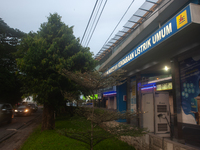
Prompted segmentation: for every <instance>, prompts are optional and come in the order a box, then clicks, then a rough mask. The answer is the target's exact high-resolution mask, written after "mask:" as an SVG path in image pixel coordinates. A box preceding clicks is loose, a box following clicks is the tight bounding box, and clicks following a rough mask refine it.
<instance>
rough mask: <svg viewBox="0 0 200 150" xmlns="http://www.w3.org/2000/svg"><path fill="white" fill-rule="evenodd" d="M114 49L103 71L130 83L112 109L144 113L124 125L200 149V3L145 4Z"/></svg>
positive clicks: (104, 57) (103, 57) (153, 0)
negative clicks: (116, 73)
mask: <svg viewBox="0 0 200 150" xmlns="http://www.w3.org/2000/svg"><path fill="white" fill-rule="evenodd" d="M136 17H137V18H138V19H136ZM110 43H111V44H110V45H108V47H107V48H105V49H104V50H101V52H99V53H98V54H97V56H96V59H97V60H99V64H100V66H99V69H105V68H108V69H107V72H106V73H107V74H108V75H109V74H111V73H112V72H114V71H117V70H118V69H120V68H121V69H124V70H126V71H127V73H126V77H127V82H126V83H124V84H123V85H120V86H117V87H116V90H115V91H116V95H115V96H114V97H113V98H111V99H112V100H111V99H110V98H109V101H108V102H109V104H108V105H109V108H110V107H112V108H114V109H117V110H119V111H124V110H130V111H132V112H141V113H140V114H139V117H138V118H136V119H132V120H126V121H127V122H128V123H131V124H133V125H137V126H139V127H145V128H148V129H149V131H150V132H151V133H153V134H156V135H159V136H161V137H169V138H171V139H178V140H180V141H184V142H185V143H187V144H192V145H195V146H200V1H199V0H149V1H146V2H145V3H144V5H142V6H141V8H139V10H138V11H137V12H136V13H135V14H134V15H133V17H132V18H130V20H129V21H128V22H127V24H126V25H125V26H124V29H123V30H122V31H120V32H119V33H118V35H116V37H114V38H113V39H112V41H111V42H110ZM106 92H109V91H106ZM112 105H113V106H112Z"/></svg>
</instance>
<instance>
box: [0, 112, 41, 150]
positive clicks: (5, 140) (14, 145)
mask: <svg viewBox="0 0 200 150" xmlns="http://www.w3.org/2000/svg"><path fill="white" fill-rule="evenodd" d="M41 121H42V109H41V108H39V109H38V111H37V112H36V113H32V114H31V115H30V116H24V117H23V116H22V117H14V118H13V119H12V122H11V123H10V124H7V123H4V124H1V125H0V150H17V149H19V148H20V146H21V144H23V142H24V141H25V140H26V139H27V138H28V136H29V135H30V133H31V132H32V131H33V130H34V128H35V127H36V126H38V125H39V124H40V123H41Z"/></svg>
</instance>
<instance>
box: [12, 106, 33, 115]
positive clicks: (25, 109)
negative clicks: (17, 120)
mask: <svg viewBox="0 0 200 150" xmlns="http://www.w3.org/2000/svg"><path fill="white" fill-rule="evenodd" d="M15 115H16V116H29V115H31V108H30V106H28V105H21V106H19V107H17V109H15Z"/></svg>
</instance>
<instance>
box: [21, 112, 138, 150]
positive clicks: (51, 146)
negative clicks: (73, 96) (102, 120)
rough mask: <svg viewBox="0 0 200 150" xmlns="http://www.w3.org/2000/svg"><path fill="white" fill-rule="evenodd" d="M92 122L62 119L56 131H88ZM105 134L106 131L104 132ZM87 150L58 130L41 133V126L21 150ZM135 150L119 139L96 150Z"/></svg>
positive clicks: (83, 145)
mask: <svg viewBox="0 0 200 150" xmlns="http://www.w3.org/2000/svg"><path fill="white" fill-rule="evenodd" d="M89 127H90V122H89V121H87V120H86V119H85V118H83V117H78V116H74V117H60V118H58V119H57V120H56V129H63V128H65V129H70V128H71V129H76V130H79V131H80V130H82V131H84V130H87V129H89ZM102 132H104V131H102ZM62 149H63V150H87V148H86V144H85V143H82V142H80V141H77V140H74V139H71V138H68V137H65V136H63V135H60V134H58V133H57V131H56V130H48V131H43V132H42V131H41V126H39V127H37V128H36V129H35V131H34V132H33V133H32V134H31V135H30V137H29V138H28V139H27V140H26V142H25V143H24V145H23V146H22V148H21V150H62ZM104 149H106V150H121V149H123V150H135V149H134V148H133V147H132V146H129V145H128V144H127V143H125V142H122V141H119V140H117V139H114V138H113V139H107V140H104V141H102V142H101V143H99V144H97V145H96V146H95V147H94V150H104Z"/></svg>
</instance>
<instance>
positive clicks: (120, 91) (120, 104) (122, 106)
mask: <svg viewBox="0 0 200 150" xmlns="http://www.w3.org/2000/svg"><path fill="white" fill-rule="evenodd" d="M126 89H127V83H124V84H122V85H119V86H117V110H118V111H120V112H123V111H126V110H127V106H126V103H127V102H126V101H123V95H127V91H126ZM117 121H118V122H126V119H119V120H117Z"/></svg>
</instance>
